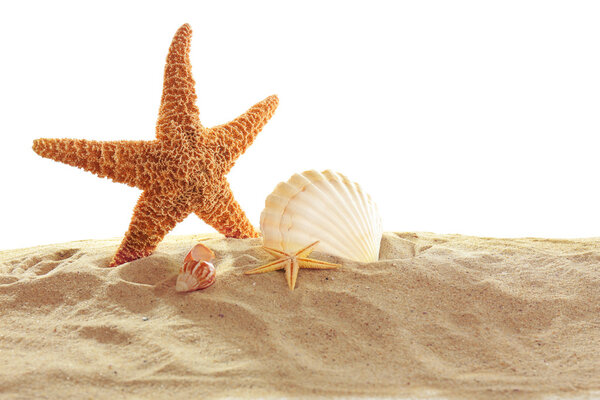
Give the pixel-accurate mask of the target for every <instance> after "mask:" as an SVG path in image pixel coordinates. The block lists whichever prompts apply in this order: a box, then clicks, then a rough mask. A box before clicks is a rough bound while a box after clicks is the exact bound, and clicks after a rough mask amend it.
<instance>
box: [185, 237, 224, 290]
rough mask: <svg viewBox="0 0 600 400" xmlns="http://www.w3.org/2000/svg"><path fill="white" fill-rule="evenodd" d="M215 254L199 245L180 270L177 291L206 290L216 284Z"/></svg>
mask: <svg viewBox="0 0 600 400" xmlns="http://www.w3.org/2000/svg"><path fill="white" fill-rule="evenodd" d="M214 257H215V254H214V253H213V252H212V251H211V250H210V249H209V248H208V247H206V246H205V245H203V244H201V243H198V244H197V245H195V246H194V247H193V248H192V250H190V252H189V253H188V254H187V256H185V260H184V261H183V266H182V267H181V269H180V270H179V276H178V277H177V283H176V284H175V290H176V291H178V292H192V291H194V290H199V289H206V288H207V287H209V286H210V285H212V284H213V283H215V278H216V270H215V267H214V265H212V264H211V263H210V262H209V261H211V260H212V259H213V258H214Z"/></svg>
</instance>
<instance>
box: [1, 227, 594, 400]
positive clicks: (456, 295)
mask: <svg viewBox="0 0 600 400" xmlns="http://www.w3.org/2000/svg"><path fill="white" fill-rule="evenodd" d="M207 238H208V240H206V241H205V242H204V243H205V244H207V245H208V246H209V247H210V248H212V249H213V250H214V251H215V253H216V255H217V259H216V261H215V265H216V266H217V282H216V283H215V285H213V286H212V287H210V288H208V289H206V290H204V291H199V292H194V293H190V294H179V293H176V292H175V290H174V285H175V279H176V276H177V272H178V268H179V266H180V263H181V261H182V260H183V257H184V256H185V254H186V253H187V252H188V250H189V249H190V248H191V247H192V245H193V244H195V243H196V242H197V241H198V240H199V239H207ZM117 245H118V240H106V241H80V242H72V243H66V244H59V245H50V246H41V247H35V248H30V249H21V250H10V251H4V252H0V396H1V397H2V398H5V397H6V398H51V399H57V398H67V397H77V398H82V397H83V398H111V399H115V398H140V399H146V398H171V399H175V398H199V399H200V398H202V399H204V398H214V397H227V396H231V397H236V398H237V397H241V398H256V397H271V396H275V397H277V396H286V397H298V396H299V397H312V396H315V397H316V396H345V397H348V396H353V397H358V396H365V395H366V396H371V397H376V396H382V397H417V396H423V395H436V396H440V397H449V398H455V397H459V398H536V397H548V396H550V397H564V396H568V397H574V396H586V395H588V394H590V393H595V394H596V395H598V393H600V239H585V240H546V239H514V240H503V239H487V238H476V237H466V236H460V235H435V234H430V233H418V234H414V233H399V234H395V233H387V234H386V235H385V236H384V240H383V244H382V250H381V255H380V256H381V257H380V258H381V261H379V262H377V263H371V264H358V263H354V262H348V261H344V260H342V259H338V258H335V257H331V256H327V255H323V254H319V253H313V255H314V256H315V258H321V259H324V260H327V261H333V262H342V263H343V267H342V268H341V269H339V270H337V271H309V270H301V271H300V274H299V277H298V284H297V288H296V290H295V291H294V292H291V291H290V290H289V289H288V287H287V284H286V282H285V278H284V276H283V274H282V273H280V272H273V273H269V274H262V275H252V276H246V275H243V274H242V272H243V271H244V270H247V269H250V268H252V267H255V266H257V265H259V264H261V263H263V262H266V261H267V260H268V259H269V256H268V255H267V253H265V252H264V251H263V250H261V249H260V240H259V239H246V240H235V239H222V238H221V237H220V236H217V235H199V236H185V237H167V239H166V240H165V241H164V242H163V243H162V244H161V245H160V246H159V248H158V250H157V252H156V253H155V254H153V255H152V256H150V257H148V258H145V259H141V260H137V261H134V262H132V263H128V264H124V265H122V266H120V267H117V268H113V269H109V268H105V266H106V265H107V264H108V262H109V261H110V258H111V256H112V255H113V253H114V252H115V250H116V248H117ZM146 318H147V320H146Z"/></svg>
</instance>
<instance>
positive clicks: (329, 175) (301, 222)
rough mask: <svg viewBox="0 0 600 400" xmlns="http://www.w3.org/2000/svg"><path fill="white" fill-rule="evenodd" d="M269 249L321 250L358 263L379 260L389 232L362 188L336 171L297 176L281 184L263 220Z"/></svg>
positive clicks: (266, 209) (268, 199)
mask: <svg viewBox="0 0 600 400" xmlns="http://www.w3.org/2000/svg"><path fill="white" fill-rule="evenodd" d="M260 229H261V231H262V234H263V241H264V246H265V247H270V248H274V249H277V250H282V251H284V252H286V253H292V252H295V251H297V250H300V249H301V248H302V247H304V246H306V244H307V243H313V242H315V241H317V240H318V241H319V244H318V246H317V247H316V248H315V250H316V251H320V252H323V253H328V254H332V255H335V256H340V257H344V258H347V259H350V260H354V261H360V262H371V261H377V260H378V259H379V246H380V244H381V236H382V234H383V229H382V226H381V217H380V216H379V212H378V210H377V205H376V204H375V203H374V202H373V200H371V197H370V196H369V195H368V194H366V193H365V192H364V191H363V190H362V189H361V187H360V186H359V185H358V184H356V183H353V182H351V181H350V180H349V179H348V178H346V177H345V176H344V175H342V174H340V173H337V172H333V171H329V170H327V171H323V172H317V171H314V170H312V171H306V172H303V173H302V174H294V175H293V176H292V177H291V178H290V179H289V180H288V181H287V182H281V183H279V184H278V185H277V187H276V188H275V190H274V191H273V193H271V194H270V195H269V196H268V197H267V199H266V201H265V209H264V210H263V212H262V214H261V216H260Z"/></svg>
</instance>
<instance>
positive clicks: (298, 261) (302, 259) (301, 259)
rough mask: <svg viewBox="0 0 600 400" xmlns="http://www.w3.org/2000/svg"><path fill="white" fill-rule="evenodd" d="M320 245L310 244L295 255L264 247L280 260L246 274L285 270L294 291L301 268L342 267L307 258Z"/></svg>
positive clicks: (289, 284)
mask: <svg viewBox="0 0 600 400" xmlns="http://www.w3.org/2000/svg"><path fill="white" fill-rule="evenodd" d="M317 244H319V241H318V240H317V241H316V242H314V243H312V244H309V245H308V246H306V247H304V248H303V249H300V250H298V251H296V252H294V253H286V252H284V251H281V250H276V249H272V248H270V247H265V246H263V249H265V250H266V251H267V252H269V253H270V254H271V255H273V256H274V257H277V258H278V259H277V260H275V261H273V262H270V263H268V264H265V265H261V266H260V267H256V268H254V269H251V270H249V271H246V272H244V274H246V275H252V274H262V273H265V272H271V271H277V270H280V269H285V279H286V280H287V283H288V286H289V287H290V289H292V290H294V288H295V287H296V279H297V278H298V270H299V269H300V268H310V269H335V268H338V267H340V264H333V263H329V262H326V261H319V260H314V259H312V258H307V257H308V255H309V254H310V253H311V252H312V251H313V250H314V248H315V246H316V245H317Z"/></svg>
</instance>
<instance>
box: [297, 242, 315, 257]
mask: <svg viewBox="0 0 600 400" xmlns="http://www.w3.org/2000/svg"><path fill="white" fill-rule="evenodd" d="M318 244H319V241H318V240H317V241H316V242H313V243H311V244H309V245H308V246H306V247H304V248H302V249H300V250H298V251H297V252H296V257H298V258H304V257H308V255H309V254H310V253H312V251H313V250H314V248H315V247H316V246H317V245H318Z"/></svg>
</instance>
